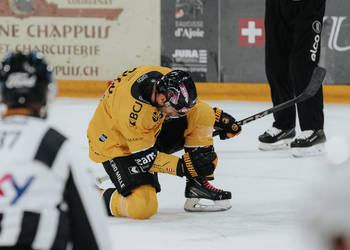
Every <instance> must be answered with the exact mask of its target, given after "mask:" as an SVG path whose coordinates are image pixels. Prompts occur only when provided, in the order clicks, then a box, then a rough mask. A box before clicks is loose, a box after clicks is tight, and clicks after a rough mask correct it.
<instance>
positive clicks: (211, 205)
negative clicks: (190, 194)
mask: <svg viewBox="0 0 350 250" xmlns="http://www.w3.org/2000/svg"><path fill="white" fill-rule="evenodd" d="M231 207H232V206H231V204H230V200H216V201H212V200H206V199H200V198H187V200H186V202H185V205H184V209H185V211H186V212H218V211H226V210H229V209H230V208H231Z"/></svg>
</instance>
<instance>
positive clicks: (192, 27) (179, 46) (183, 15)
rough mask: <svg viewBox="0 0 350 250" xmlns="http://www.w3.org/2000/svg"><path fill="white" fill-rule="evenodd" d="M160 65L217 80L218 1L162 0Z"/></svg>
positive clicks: (201, 80) (197, 77) (194, 75)
mask: <svg viewBox="0 0 350 250" xmlns="http://www.w3.org/2000/svg"><path fill="white" fill-rule="evenodd" d="M161 3H162V6H161V32H162V33H161V34H162V35H161V54H162V57H161V64H162V65H163V66H167V67H170V68H173V69H182V70H186V71H189V72H191V75H192V76H193V78H194V80H195V81H200V82H204V81H217V79H218V61H219V58H218V39H219V30H218V15H219V10H218V0H162V1H161Z"/></svg>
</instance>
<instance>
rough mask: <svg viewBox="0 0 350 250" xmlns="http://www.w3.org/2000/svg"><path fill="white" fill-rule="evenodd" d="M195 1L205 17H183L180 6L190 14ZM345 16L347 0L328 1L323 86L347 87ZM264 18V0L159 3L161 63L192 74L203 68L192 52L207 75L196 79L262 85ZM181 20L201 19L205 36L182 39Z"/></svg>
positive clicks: (349, 45) (349, 50) (349, 30)
mask: <svg viewBox="0 0 350 250" xmlns="http://www.w3.org/2000/svg"><path fill="white" fill-rule="evenodd" d="M199 3H200V4H202V5H203V7H204V8H203V11H204V13H203V15H197V18H195V17H194V15H192V16H191V15H187V17H186V15H185V14H184V13H185V10H182V7H181V6H188V9H189V10H192V11H194V10H195V9H196V8H195V6H196V4H197V5H198V4H199ZM214 5H215V6H214ZM216 6H218V9H216ZM216 10H218V12H219V13H218V19H219V20H218V21H216V19H215V17H216V14H215V13H214V11H216ZM349 13H350V1H348V0H337V1H326V14H325V17H324V25H323V31H322V35H321V41H320V43H321V59H320V65H321V66H323V67H325V68H326V69H327V71H328V73H327V77H326V81H325V83H327V84H350V14H349ZM264 16H265V1H264V0H239V1H235V0H218V1H204V0H198V1H196V0H176V1H175V0H166V1H162V29H161V30H162V64H163V65H166V66H170V67H172V66H173V67H174V66H175V67H178V68H183V69H187V70H189V71H191V72H193V73H194V72H197V71H196V70H195V69H198V68H201V69H202V67H201V66H200V65H202V64H201V63H199V59H195V58H200V53H199V52H197V53H196V51H197V50H205V51H208V59H207V62H208V66H207V72H206V74H199V77H198V75H196V80H197V81H214V82H240V83H266V82H267V79H266V76H265V51H264V46H265V30H264ZM185 18H186V19H185ZM180 20H181V21H182V20H193V21H202V22H203V24H205V25H204V29H203V30H204V35H203V37H200V38H199V37H189V36H186V35H185V34H186V33H184V32H183V31H182V30H181V28H182V29H183V28H184V27H182V26H180V25H179V26H177V24H182V22H180ZM216 35H217V36H218V44H217V43H216V40H215V39H214V37H215V36H216ZM216 49H217V50H216ZM193 51H195V52H193ZM178 52H181V54H180V53H178ZM193 54H195V55H193ZM197 55H198V56H197ZM211 55H212V56H211ZM196 56H197V57H196ZM194 62H195V63H194ZM204 65H205V64H204V63H203V67H204ZM215 67H217V70H218V72H216V71H215V69H216V68H215ZM203 69H204V68H203ZM214 72H215V74H214Z"/></svg>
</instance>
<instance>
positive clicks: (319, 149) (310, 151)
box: [292, 143, 325, 158]
mask: <svg viewBox="0 0 350 250" xmlns="http://www.w3.org/2000/svg"><path fill="white" fill-rule="evenodd" d="M324 153H325V145H324V143H320V144H317V145H314V146H312V147H306V148H292V155H293V156H294V157H296V158H302V157H312V156H320V155H323V154H324Z"/></svg>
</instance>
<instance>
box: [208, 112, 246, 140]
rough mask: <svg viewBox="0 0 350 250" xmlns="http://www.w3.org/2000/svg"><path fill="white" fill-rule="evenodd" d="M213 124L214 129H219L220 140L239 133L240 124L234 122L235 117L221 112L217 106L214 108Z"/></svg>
mask: <svg viewBox="0 0 350 250" xmlns="http://www.w3.org/2000/svg"><path fill="white" fill-rule="evenodd" d="M214 111H215V124H214V129H216V130H218V131H219V136H220V139H221V140H226V139H229V138H232V137H235V136H236V135H239V134H240V133H241V130H242V128H241V126H240V125H238V124H237V123H236V120H235V118H233V117H232V116H231V115H229V114H227V113H225V112H223V111H222V110H221V109H219V108H214Z"/></svg>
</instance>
